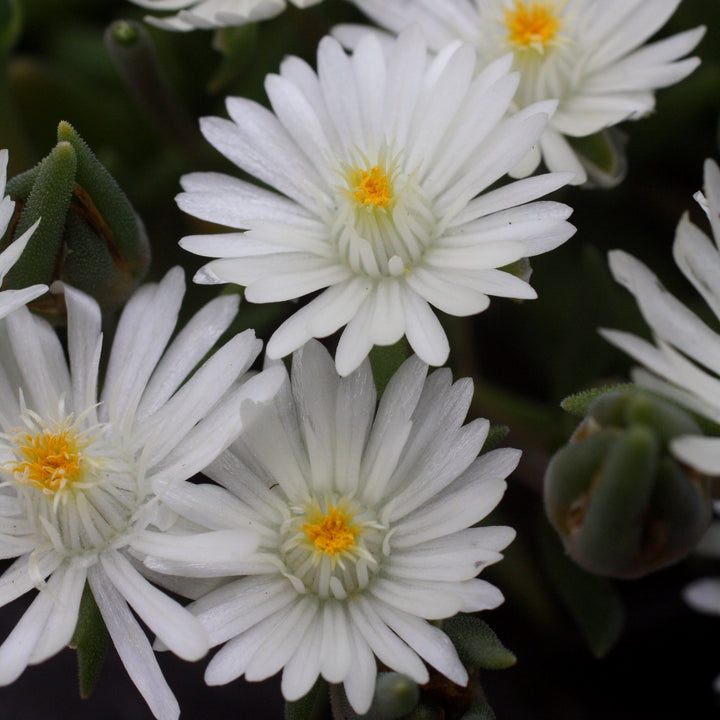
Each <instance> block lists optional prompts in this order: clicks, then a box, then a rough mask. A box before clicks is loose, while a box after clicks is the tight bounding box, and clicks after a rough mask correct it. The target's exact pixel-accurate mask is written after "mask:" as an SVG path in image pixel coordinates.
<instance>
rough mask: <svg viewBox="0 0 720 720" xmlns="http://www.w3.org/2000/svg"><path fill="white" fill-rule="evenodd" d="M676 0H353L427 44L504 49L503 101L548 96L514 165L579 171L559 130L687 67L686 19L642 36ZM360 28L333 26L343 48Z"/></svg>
mask: <svg viewBox="0 0 720 720" xmlns="http://www.w3.org/2000/svg"><path fill="white" fill-rule="evenodd" d="M680 1H681V0H393V1H392V2H387V0H353V2H354V3H355V4H356V5H357V6H358V7H359V8H360V9H361V10H363V11H364V12H365V13H366V14H367V15H368V17H370V18H371V19H372V20H374V21H375V22H377V23H378V24H379V25H380V26H381V27H383V28H385V29H387V30H389V31H392V32H396V33H398V32H401V31H402V30H403V29H404V28H405V27H407V26H408V25H410V24H413V23H418V24H420V25H421V26H422V28H423V30H424V32H425V34H426V36H427V38H428V42H429V44H430V47H431V48H432V49H433V50H435V51H438V52H439V51H440V50H441V48H443V47H444V46H445V45H446V44H447V43H448V42H450V41H451V40H453V39H455V38H461V39H462V40H464V41H466V42H470V43H472V44H473V45H474V46H475V47H476V48H477V51H478V55H479V57H480V58H481V59H482V61H483V62H490V61H492V60H494V59H496V58H498V57H501V56H502V55H504V54H505V53H508V52H511V53H512V54H513V58H514V60H513V67H514V69H516V70H518V71H519V72H520V76H521V79H520V86H519V88H518V92H517V94H516V95H515V99H514V101H513V108H515V109H517V108H523V107H526V106H527V105H529V104H531V103H534V102H537V101H540V100H547V99H550V98H555V99H557V100H558V101H559V104H558V109H557V112H555V114H554V115H553V117H552V118H551V120H550V122H549V123H548V126H547V129H546V130H545V132H544V133H543V135H542V137H541V138H540V141H539V142H538V143H537V145H536V146H535V147H534V148H533V150H532V151H531V152H530V153H528V154H527V156H526V157H525V158H524V159H523V161H522V162H521V163H520V164H519V165H518V166H517V167H516V168H514V171H513V172H514V174H515V175H517V176H518V177H522V176H524V175H527V174H530V173H532V172H533V171H534V170H535V169H536V168H537V166H538V165H539V163H540V161H541V159H542V160H543V161H544V163H545V165H546V167H547V168H549V169H550V170H563V171H570V172H573V173H575V178H574V180H573V181H572V182H573V183H575V184H581V183H584V182H585V181H586V180H587V173H588V170H590V171H591V172H592V168H591V167H590V166H588V165H586V164H584V161H583V159H582V157H581V156H579V155H578V154H577V152H576V151H575V150H574V149H573V148H572V146H571V144H570V143H569V142H568V137H570V138H577V137H585V136H588V135H592V134H594V133H597V132H599V131H601V130H603V129H605V128H608V127H611V126H613V125H616V124H618V123H620V122H622V121H624V120H636V119H638V118H641V117H643V116H645V115H647V114H648V113H650V112H651V111H652V110H653V108H654V107H655V98H654V93H653V90H655V89H656V88H661V87H665V86H667V85H672V84H674V83H676V82H678V81H679V80H681V79H683V78H684V77H686V76H687V75H689V74H690V73H691V72H692V71H693V70H694V69H695V68H696V67H697V65H698V64H699V62H700V61H699V60H698V59H697V58H686V59H681V58H683V57H684V56H685V55H686V54H687V53H689V52H690V51H691V50H692V49H693V48H694V47H695V46H696V45H697V43H698V42H699V41H700V38H701V37H702V35H703V32H704V28H702V27H700V28H695V29H694V30H690V31H688V32H683V33H679V34H677V35H673V36H672V37H669V38H666V39H663V40H660V41H658V42H654V43H652V44H649V45H643V44H644V43H645V42H646V40H648V38H650V37H651V36H652V35H654V34H655V33H656V32H657V31H658V30H659V29H660V28H662V26H663V25H664V24H665V23H666V22H667V20H668V19H669V18H670V16H671V15H672V14H673V13H674V12H675V9H676V8H677V6H678V5H679V4H680ZM366 31H367V28H364V27H358V26H340V27H338V28H336V29H335V30H333V34H335V35H336V36H337V37H339V38H340V39H341V40H342V41H343V43H345V44H346V45H348V46H350V47H353V46H355V45H356V44H357V43H358V42H359V38H360V37H361V36H362V35H363V34H364V32H366Z"/></svg>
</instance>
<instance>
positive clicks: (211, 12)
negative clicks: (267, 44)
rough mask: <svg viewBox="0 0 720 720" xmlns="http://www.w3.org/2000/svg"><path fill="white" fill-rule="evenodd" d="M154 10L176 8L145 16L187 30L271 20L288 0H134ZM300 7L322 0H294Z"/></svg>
mask: <svg viewBox="0 0 720 720" xmlns="http://www.w3.org/2000/svg"><path fill="white" fill-rule="evenodd" d="M131 2H134V3H135V4H136V5H140V6H141V7H144V8H147V9H148V10H154V11H157V10H159V11H161V12H164V11H175V10H177V11H178V12H177V13H176V14H175V15H171V16H169V17H157V16H153V15H148V16H147V17H146V18H145V20H146V21H147V22H148V23H150V24H151V25H155V26H156V27H159V28H163V30H176V31H180V32H187V31H189V30H211V29H213V28H219V27H225V26H229V25H245V24H246V23H251V22H258V21H259V20H268V19H269V18H273V17H275V16H276V15H279V14H280V13H281V12H282V11H283V10H284V9H285V7H286V2H285V0H131ZM291 2H292V4H293V5H296V6H297V7H299V8H306V7H310V6H311V5H317V3H319V2H321V0H291Z"/></svg>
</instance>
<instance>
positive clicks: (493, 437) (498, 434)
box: [480, 425, 510, 455]
mask: <svg viewBox="0 0 720 720" xmlns="http://www.w3.org/2000/svg"><path fill="white" fill-rule="evenodd" d="M509 432H510V428H509V427H508V426H507V425H491V426H490V429H489V430H488V434H487V437H486V438H485V442H484V443H483V446H482V450H481V451H480V454H481V455H483V454H484V453H486V452H490V451H491V450H494V449H495V448H496V447H497V446H498V445H499V444H500V443H501V442H502V441H503V440H504V439H505V436H506V435H507V434H508V433H509Z"/></svg>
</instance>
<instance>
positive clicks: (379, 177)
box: [351, 165, 392, 207]
mask: <svg viewBox="0 0 720 720" xmlns="http://www.w3.org/2000/svg"><path fill="white" fill-rule="evenodd" d="M351 186H352V188H353V189H352V193H353V195H354V196H355V199H356V200H357V201H358V202H360V203H362V204H363V205H366V206H368V207H369V206H371V205H372V206H374V207H387V206H388V205H389V204H390V201H391V200H392V187H391V182H390V180H389V178H388V176H387V175H386V174H385V173H384V172H383V171H382V170H381V169H380V167H379V166H378V165H374V166H373V167H371V168H370V170H360V169H358V170H356V171H355V172H354V174H353V178H352V181H351Z"/></svg>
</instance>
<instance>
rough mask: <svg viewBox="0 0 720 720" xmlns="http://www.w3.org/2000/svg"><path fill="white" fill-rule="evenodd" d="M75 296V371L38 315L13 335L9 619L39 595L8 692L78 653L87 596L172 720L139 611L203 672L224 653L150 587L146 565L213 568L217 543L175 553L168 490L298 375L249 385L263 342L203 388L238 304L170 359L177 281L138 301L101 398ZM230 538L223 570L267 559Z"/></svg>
mask: <svg viewBox="0 0 720 720" xmlns="http://www.w3.org/2000/svg"><path fill="white" fill-rule="evenodd" d="M64 292H65V301H66V303H67V308H68V323H69V324H68V354H69V364H68V362H67V361H66V358H65V355H64V353H63V349H62V346H61V344H60V342H59V340H58V338H57V336H56V334H55V332H54V330H53V329H52V328H51V327H50V325H49V324H47V323H46V322H45V321H44V320H40V319H38V318H34V317H33V316H32V315H31V314H30V312H29V311H28V310H27V309H26V308H20V309H18V310H16V311H15V312H13V313H11V314H10V315H8V316H7V317H6V318H5V319H4V320H2V321H0V557H2V558H5V559H15V562H14V563H13V564H12V565H11V566H10V567H9V568H8V569H7V570H6V571H5V573H4V574H3V575H2V576H1V577H0V605H5V604H7V603H8V602H10V601H12V600H14V599H15V598H17V597H20V596H21V595H24V594H25V593H26V592H28V591H29V590H32V589H33V588H35V589H37V590H39V593H38V594H37V596H36V598H35V599H34V600H33V602H32V603H31V605H30V607H29V609H28V610H27V611H26V613H25V614H24V615H23V617H22V619H21V620H20V621H19V622H18V624H17V625H16V627H15V629H14V630H13V631H12V632H11V633H10V635H9V636H8V637H7V639H6V640H5V641H4V642H3V644H2V645H1V646H0V684H2V685H6V684H8V683H10V682H12V681H13V680H15V679H16V678H17V677H18V676H19V675H20V673H22V671H23V670H24V669H25V667H26V666H27V665H28V664H34V663H39V662H41V661H43V660H45V659H46V658H48V657H50V656H52V655H54V654H55V653H56V652H58V651H59V650H60V649H61V648H63V647H64V646H65V645H67V644H68V642H69V641H70V638H71V637H72V635H73V631H74V629H75V625H76V623H77V619H78V607H79V603H80V598H81V595H82V592H83V588H84V587H85V584H86V581H87V582H88V583H89V586H90V588H91V590H92V593H93V596H94V598H95V601H96V602H97V605H98V607H99V609H100V612H101V613H102V616H103V619H104V621H105V623H106V625H107V628H108V630H109V633H110V637H111V638H112V640H113V642H114V644H115V647H116V649H117V651H118V653H119V655H120V658H121V659H122V661H123V663H124V665H125V667H126V669H127V671H128V673H129V675H130V677H131V678H132V680H133V681H134V682H135V684H136V685H137V687H138V689H139V690H140V692H141V693H142V694H143V696H144V698H145V700H146V701H147V703H148V705H149V706H150V709H151V710H152V712H153V713H154V714H155V716H156V717H158V718H162V719H163V720H164V719H166V718H167V719H168V720H170V719H173V718H177V717H178V714H179V709H178V705H177V702H176V700H175V698H174V697H173V695H172V693H171V691H170V689H169V687H168V686H167V684H166V682H165V680H164V678H163V676H162V673H161V671H160V668H159V666H158V665H157V662H156V660H155V658H154V655H153V651H152V649H151V647H150V644H149V642H148V639H147V638H146V636H145V633H144V631H143V630H142V629H141V627H140V625H139V624H138V622H137V621H136V620H135V619H134V617H133V614H132V613H131V611H130V609H129V607H128V605H129V606H130V607H132V609H133V610H134V611H135V613H137V615H138V616H139V617H140V618H141V619H142V620H143V622H144V623H145V624H146V625H147V626H148V627H149V628H150V629H151V630H152V631H153V632H155V633H156V634H157V636H158V637H159V638H161V639H162V640H163V642H164V643H165V644H166V645H167V646H168V647H169V648H170V649H172V650H173V651H174V652H175V653H176V654H177V655H179V656H180V657H182V658H185V659H188V660H196V659H198V658H199V657H202V656H203V655H204V654H205V652H206V651H207V649H208V643H209V640H208V637H207V633H206V631H205V630H204V629H203V628H202V627H201V625H200V624H199V622H198V621H197V620H196V619H195V618H194V617H193V616H192V615H191V614H190V613H189V612H188V611H187V610H185V609H184V608H183V607H181V606H180V605H179V604H178V603H176V602H175V601H174V600H172V599H170V598H169V597H168V596H166V595H165V594H164V593H163V592H162V591H160V590H159V589H157V588H156V587H155V586H153V585H151V584H150V583H149V582H148V580H147V579H145V578H144V577H143V568H142V566H141V565H140V564H139V563H138V561H137V558H138V557H144V556H146V555H151V556H159V557H167V556H168V555H169V556H171V557H178V556H180V557H182V558H183V562H188V563H192V561H193V559H195V558H196V557H197V556H198V555H199V556H201V557H205V556H206V554H207V542H208V540H212V541H213V542H217V539H216V535H215V534H213V533H210V534H207V533H204V534H200V535H195V534H192V533H187V532H186V533H183V532H182V531H180V530H177V531H176V532H175V535H174V536H173V539H172V542H168V540H167V539H166V538H165V536H164V534H163V532H162V531H164V530H167V529H168V528H170V527H171V526H172V525H173V524H174V521H175V519H176V517H175V515H174V514H173V513H172V512H170V511H169V510H168V509H167V508H166V507H164V506H163V504H162V498H161V492H160V491H161V488H162V487H164V486H166V485H167V484H169V483H172V482H173V481H176V480H184V479H185V478H188V477H190V476H192V475H193V474H194V473H196V472H198V471H200V470H201V469H202V468H203V467H204V466H205V465H206V464H208V463H209V462H210V461H212V460H213V459H214V458H215V457H216V455H217V454H218V453H219V452H221V451H222V450H223V449H224V447H225V446H227V445H228V444H229V442H230V441H231V440H232V438H233V437H234V435H235V434H237V433H238V432H240V430H241V429H242V423H243V421H244V416H246V415H247V412H246V411H247V410H249V409H251V408H252V407H254V401H258V402H260V401H264V400H267V399H269V397H271V395H272V394H273V393H274V392H276V391H277V389H278V388H279V383H280V381H281V380H282V375H281V374H279V373H278V372H277V371H275V370H273V371H269V372H265V373H261V374H259V375H256V376H255V377H253V378H252V379H250V380H247V381H246V382H242V381H243V380H245V378H244V377H243V374H244V373H245V371H246V370H247V369H248V368H249V366H250V364H251V363H252V361H253V360H254V358H255V357H256V355H257V354H258V352H259V350H260V342H259V341H258V340H256V339H255V338H254V334H253V333H252V331H247V332H245V333H243V334H241V335H239V336H236V337H235V338H234V339H232V340H230V341H229V342H228V343H226V344H225V345H223V346H222V348H220V349H219V350H217V352H216V353H215V354H214V355H213V356H212V358H211V359H209V360H207V361H206V362H205V363H204V364H203V365H201V366H200V367H199V368H197V369H196V370H195V373H194V374H193V375H192V377H191V378H190V379H188V375H189V373H190V372H191V371H192V370H193V369H194V368H195V366H196V365H197V364H198V363H199V362H200V361H201V360H202V358H203V356H204V355H205V354H206V353H207V352H208V351H209V350H210V349H211V348H212V347H213V345H214V344H215V342H216V341H217V340H218V338H219V336H220V334H221V333H222V332H223V331H224V330H225V329H226V328H227V327H228V325H229V324H230V321H231V320H232V319H233V317H234V316H235V314H236V310H237V300H236V299H233V298H231V297H224V298H220V299H217V300H215V301H213V302H211V303H210V304H209V305H207V306H206V307H205V308H204V309H203V310H201V311H200V312H198V313H197V315H196V316H195V317H194V318H193V319H192V320H191V322H190V323H189V324H188V325H187V326H186V327H185V328H184V330H182V331H181V332H180V333H179V334H178V336H177V337H176V339H175V340H174V341H173V342H172V343H171V344H170V345H169V346H168V341H169V339H170V336H171V334H172V332H173V329H174V326H175V323H176V321H177V315H178V311H179V308H180V303H181V300H182V296H183V293H184V279H183V273H182V272H181V271H180V270H179V269H175V270H173V271H171V272H170V273H168V275H167V276H166V277H165V278H164V280H162V282H161V283H160V284H159V285H145V286H144V287H142V288H141V289H140V290H138V291H137V292H136V293H135V294H134V295H133V297H132V298H131V299H130V301H129V302H128V304H127V306H126V308H125V311H124V312H123V315H122V317H121V319H120V322H119V325H118V327H117V330H116V334H115V340H114V342H113V346H112V351H111V354H110V358H109V362H108V368H107V373H106V376H105V381H104V383H103V384H102V391H101V392H100V393H99V394H98V372H99V363H100V356H101V348H102V334H101V331H100V310H99V307H98V305H97V303H96V302H95V301H94V300H92V299H90V298H89V297H88V296H86V295H83V294H82V293H80V292H79V291H77V290H73V289H72V288H65V290H64ZM166 346H167V347H166ZM245 419H246V417H245ZM220 539H221V540H222V542H223V543H224V545H225V549H224V550H223V551H221V552H220V553H219V554H217V555H216V558H217V559H218V560H219V561H223V560H224V561H227V560H228V557H230V558H237V557H242V556H243V554H244V553H246V552H248V551H250V550H252V549H253V548H254V546H255V544H256V541H255V539H254V536H252V534H249V533H248V532H247V531H243V530H238V531H236V532H232V533H225V534H223V535H222V537H221V538H220ZM181 564H182V563H181Z"/></svg>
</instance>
